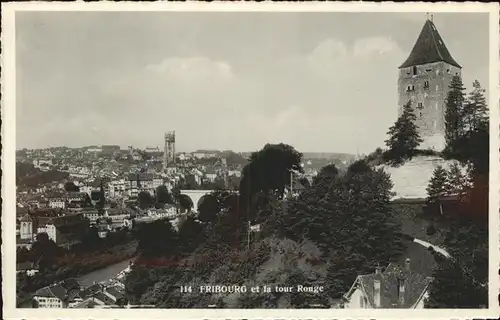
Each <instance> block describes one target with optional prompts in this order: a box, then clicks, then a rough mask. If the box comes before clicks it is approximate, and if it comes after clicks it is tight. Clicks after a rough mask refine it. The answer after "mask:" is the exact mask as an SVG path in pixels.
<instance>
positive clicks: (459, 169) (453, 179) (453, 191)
mask: <svg viewBox="0 0 500 320" xmlns="http://www.w3.org/2000/svg"><path fill="white" fill-rule="evenodd" d="M471 186H472V178H471V176H470V172H469V170H468V168H467V167H463V166H461V165H459V163H458V162H454V163H453V164H452V165H451V166H450V167H449V169H448V170H446V169H444V168H443V167H442V166H437V167H436V169H434V172H433V176H432V178H431V180H430V181H429V185H428V186H427V189H426V190H427V204H429V205H432V204H434V203H436V201H437V200H438V199H439V198H441V197H444V196H451V195H459V196H460V195H462V194H463V193H464V192H466V191H467V189H468V188H470V187H471Z"/></svg>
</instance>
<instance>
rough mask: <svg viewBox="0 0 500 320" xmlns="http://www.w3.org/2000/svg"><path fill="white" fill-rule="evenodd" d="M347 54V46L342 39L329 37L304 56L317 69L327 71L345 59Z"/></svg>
mask: <svg viewBox="0 0 500 320" xmlns="http://www.w3.org/2000/svg"><path fill="white" fill-rule="evenodd" d="M347 55H348V50H347V47H346V45H345V44H344V43H343V42H342V41H340V40H336V39H332V38H329V39H326V40H324V41H322V42H321V43H319V44H318V46H316V48H314V50H313V51H312V52H311V53H310V54H309V55H308V56H307V57H306V61H307V63H308V64H309V65H310V66H312V67H313V68H316V69H317V70H321V71H325V70H326V71H328V70H331V69H334V68H335V67H336V66H337V65H338V64H339V63H341V62H342V61H343V60H344V59H346V58H347Z"/></svg>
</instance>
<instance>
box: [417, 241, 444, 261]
mask: <svg viewBox="0 0 500 320" xmlns="http://www.w3.org/2000/svg"><path fill="white" fill-rule="evenodd" d="M413 242H415V243H418V244H420V245H422V246H424V247H426V248H429V247H432V248H433V249H434V251H436V252H437V253H440V254H442V255H443V256H445V257H446V258H451V255H450V254H449V253H448V252H447V251H446V250H445V249H443V248H440V247H438V246H435V245H433V244H432V243H429V242H427V241H423V240H420V239H417V238H414V239H413Z"/></svg>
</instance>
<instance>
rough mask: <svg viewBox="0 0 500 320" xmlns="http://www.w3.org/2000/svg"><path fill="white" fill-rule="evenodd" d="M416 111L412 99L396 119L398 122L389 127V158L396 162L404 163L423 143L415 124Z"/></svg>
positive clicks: (387, 141)
mask: <svg viewBox="0 0 500 320" xmlns="http://www.w3.org/2000/svg"><path fill="white" fill-rule="evenodd" d="M416 119H417V118H416V116H415V111H414V110H413V108H412V106H411V101H408V103H407V104H405V105H404V106H403V112H402V113H401V115H400V116H399V117H398V119H397V120H396V123H394V125H393V126H392V127H390V128H389V131H388V132H387V134H388V135H389V139H387V140H386V141H385V143H386V145H387V147H388V150H387V152H386V157H387V159H389V160H391V162H392V163H394V164H399V163H402V162H403V161H404V160H406V159H410V158H411V157H412V156H414V155H415V151H416V150H417V147H418V146H419V145H420V143H422V141H423V140H422V139H421V137H420V135H419V133H418V130H417V126H416V125H415V120H416Z"/></svg>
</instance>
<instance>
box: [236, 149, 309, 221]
mask: <svg viewBox="0 0 500 320" xmlns="http://www.w3.org/2000/svg"><path fill="white" fill-rule="evenodd" d="M301 160H302V154H301V153H300V152H298V151H296V150H295V149H294V148H293V147H292V146H289V145H286V144H274V145H272V144H266V145H265V146H264V148H262V150H260V151H258V152H254V153H252V155H251V156H250V161H249V163H248V164H247V165H245V167H244V168H243V171H242V178H241V181H240V197H241V201H240V209H241V212H243V213H245V214H246V215H247V218H248V220H254V219H255V218H256V217H257V215H258V213H259V211H260V210H261V209H262V207H263V206H265V205H266V203H267V202H268V200H269V199H270V198H272V197H275V198H281V197H282V196H283V194H284V190H285V187H286V186H287V185H290V183H291V182H292V181H291V178H292V174H291V172H292V171H294V172H299V173H301V172H303V169H302V166H301V165H300V164H301Z"/></svg>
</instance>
